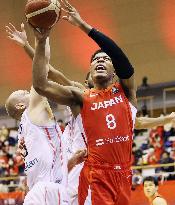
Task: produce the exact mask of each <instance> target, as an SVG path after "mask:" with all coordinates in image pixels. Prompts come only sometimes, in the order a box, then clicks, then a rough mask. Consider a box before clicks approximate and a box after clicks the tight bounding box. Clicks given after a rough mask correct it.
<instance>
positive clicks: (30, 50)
mask: <svg viewBox="0 0 175 205" xmlns="http://www.w3.org/2000/svg"><path fill="white" fill-rule="evenodd" d="M23 48H24V50H25V52H26V53H27V55H28V56H29V57H30V58H31V59H33V58H34V54H35V50H34V49H33V48H32V47H31V45H30V44H29V43H28V42H27V43H26V44H25V45H24V47H23Z"/></svg>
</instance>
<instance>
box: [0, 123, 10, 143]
mask: <svg viewBox="0 0 175 205" xmlns="http://www.w3.org/2000/svg"><path fill="white" fill-rule="evenodd" d="M8 134H9V131H8V129H7V126H6V125H5V124H4V125H2V127H1V129H0V141H1V142H4V141H5V140H7V138H8Z"/></svg>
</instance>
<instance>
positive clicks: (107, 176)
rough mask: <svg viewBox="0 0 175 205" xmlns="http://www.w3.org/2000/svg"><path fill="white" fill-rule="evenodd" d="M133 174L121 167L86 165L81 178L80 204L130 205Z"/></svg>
mask: <svg viewBox="0 0 175 205" xmlns="http://www.w3.org/2000/svg"><path fill="white" fill-rule="evenodd" d="M131 185H132V172H131V170H130V169H128V168H127V169H122V168H121V167H120V166H118V165H117V166H97V165H90V164H85V165H84V167H83V169H82V171H81V174H80V178H79V187H78V202H79V205H87V202H88V201H89V199H91V204H92V205H129V204H130V196H131Z"/></svg>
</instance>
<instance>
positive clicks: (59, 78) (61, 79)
mask: <svg viewBox="0 0 175 205" xmlns="http://www.w3.org/2000/svg"><path fill="white" fill-rule="evenodd" d="M48 78H49V79H50V80H52V81H54V82H56V83H58V84H61V85H65V86H73V82H72V81H71V80H69V79H68V78H66V77H65V75H64V74H63V73H61V72H60V71H59V70H56V69H54V68H53V67H52V66H51V65H49V73H48Z"/></svg>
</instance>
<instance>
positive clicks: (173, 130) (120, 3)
mask: <svg viewBox="0 0 175 205" xmlns="http://www.w3.org/2000/svg"><path fill="white" fill-rule="evenodd" d="M71 3H72V4H73V5H74V6H75V7H76V8H77V9H78V10H79V11H80V14H81V16H82V17H83V18H84V19H85V20H86V21H87V22H88V23H89V24H91V25H92V26H94V27H95V28H97V29H99V30H100V31H102V32H103V33H105V34H107V35H108V36H110V37H111V38H112V39H114V40H115V41H116V42H118V44H119V45H120V47H121V48H122V49H123V50H124V52H125V53H126V54H127V55H128V57H129V59H130V61H131V63H132V64H133V66H134V68H135V74H136V83H137V85H138V92H137V97H138V110H139V112H138V116H151V117H157V116H160V115H161V114H163V115H166V114H169V113H171V112H172V111H175V26H174V24H175V12H174V11H175V1H173V0H108V1H106V0H101V1H99V0H91V1H89V0H83V1H82V0H72V1H71ZM25 4H26V1H23V0H18V1H17V0H8V1H1V6H0V128H1V129H0V177H1V178H0V191H1V192H0V200H1V199H2V200H4V201H5V200H6V202H2V203H4V204H13V203H14V204H20V203H22V202H20V200H21V199H22V198H23V196H24V194H25V177H24V174H23V171H24V166H23V162H22V160H21V159H20V158H19V156H17V155H16V154H15V152H16V144H17V125H18V122H16V121H14V120H12V119H11V118H9V117H8V116H7V115H6V112H5V109H4V103H5V100H6V98H7V97H8V95H9V94H10V93H11V92H13V91H14V90H17V89H30V86H31V66H32V61H31V59H29V57H28V56H27V55H26V54H25V52H24V50H23V48H21V47H19V46H18V45H16V44H15V43H14V42H12V41H10V40H9V39H7V34H6V32H5V26H6V25H8V23H9V22H11V23H13V24H14V25H15V26H16V27H17V28H18V29H20V24H21V23H22V22H24V23H25V17H24V7H25ZM25 28H26V31H27V34H28V40H29V42H30V43H31V45H32V46H34V38H33V34H32V32H31V31H30V29H29V28H28V26H27V25H26V23H25ZM97 49H98V47H97V45H96V44H95V43H94V42H93V41H92V40H91V39H89V38H88V36H86V35H85V34H84V33H82V32H81V31H80V30H78V29H77V28H75V27H73V26H71V25H69V24H68V23H67V22H64V21H63V20H60V21H59V22H58V23H57V25H56V26H55V27H54V28H53V31H52V34H51V64H52V65H53V67H55V68H57V69H59V70H61V71H62V72H63V73H64V74H65V75H66V76H68V77H69V78H70V79H72V80H75V81H79V82H82V83H83V82H84V80H85V76H86V74H87V72H88V69H89V61H90V57H91V54H92V53H93V52H94V51H95V50H97ZM52 106H53V108H54V110H55V114H56V116H57V119H58V123H59V124H61V126H62V127H63V129H64V126H65V124H66V123H67V122H68V117H69V116H68V113H67V111H66V110H65V107H64V106H57V105H55V104H54V103H53V104H52ZM155 135H156V136H157V137H156V142H155V141H154V140H152V136H155ZM153 138H154V137H153ZM157 143H159V144H160V146H157ZM157 149H158V151H157ZM138 150H139V151H140V152H139V151H138ZM164 153H167V155H168V156H164V155H163V154H164ZM152 155H153V156H154V155H156V156H155V157H153V158H152ZM165 155H166V154H165ZM133 156H134V159H135V160H134V162H133V165H137V166H143V165H149V164H153V165H154V164H157V163H161V160H162V159H164V158H168V159H169V158H171V159H170V160H169V161H168V162H172V163H174V159H175V126H174V125H173V124H169V125H167V126H166V127H158V128H154V129H152V130H143V131H141V132H138V131H136V133H135V137H134V144H133ZM150 156H151V157H150ZM150 159H151V160H150ZM152 159H153V160H152ZM165 161H166V160H165ZM143 170H144V168H143ZM143 170H142V169H137V168H136V169H135V172H134V173H135V174H136V175H139V177H138V178H139V179H140V176H141V178H142V177H143V175H144V174H143V172H144V171H143ZM150 170H151V171H150V172H149V174H150V173H152V174H154V175H155V176H157V177H159V178H160V180H161V187H162V188H161V190H162V192H163V194H164V195H165V197H167V198H168V200H169V203H170V204H175V200H174V199H173V197H172V196H171V195H170V193H168V192H167V190H169V189H170V188H171V189H172V188H175V186H174V183H172V180H174V175H173V174H167V173H168V172H171V173H174V166H171V168H170V169H169V170H168V171H167V169H164V168H163V167H160V168H159V169H156V168H154V166H153V168H151V169H150ZM160 173H161V174H160ZM162 173H163V174H162ZM147 174H148V173H147ZM19 175H20V176H21V177H19ZM4 177H5V178H4ZM136 177H137V176H136ZM138 181H139V180H138ZM169 181H170V182H169ZM173 182H174V181H173ZM139 184H141V181H139V182H138V183H137V180H136V181H134V182H133V190H134V191H133V201H134V202H133V204H139V205H142V204H143V205H146V204H148V202H147V200H146V198H145V197H144V195H143V190H142V188H141V187H142V186H141V185H139ZM9 193H11V195H9ZM138 193H140V194H139V196H140V198H138V195H137V194H138ZM15 194H16V195H15ZM1 195H2V196H1ZM13 195H14V196H13ZM136 195H137V197H136ZM142 196H143V197H142ZM15 197H16V198H18V197H19V198H20V199H19V201H18V202H17V199H16V198H15ZM14 198H15V200H16V202H13V201H14V200H13V199H14ZM136 198H137V199H138V200H136ZM9 199H10V200H11V202H9ZM139 200H140V201H139Z"/></svg>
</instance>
